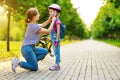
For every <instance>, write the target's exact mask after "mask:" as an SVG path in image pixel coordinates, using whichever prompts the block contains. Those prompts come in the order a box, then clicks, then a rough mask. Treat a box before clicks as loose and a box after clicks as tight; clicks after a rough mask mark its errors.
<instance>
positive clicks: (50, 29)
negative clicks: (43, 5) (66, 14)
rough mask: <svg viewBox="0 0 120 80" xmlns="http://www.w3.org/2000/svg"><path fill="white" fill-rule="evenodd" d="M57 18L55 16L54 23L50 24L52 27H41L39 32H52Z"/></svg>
mask: <svg viewBox="0 0 120 80" xmlns="http://www.w3.org/2000/svg"><path fill="white" fill-rule="evenodd" d="M55 20H56V18H55V17H53V19H52V23H51V24H50V27H49V28H48V29H45V28H41V29H40V30H39V31H38V32H39V33H42V34H48V33H50V32H51V31H52V29H53V25H54V22H55Z"/></svg>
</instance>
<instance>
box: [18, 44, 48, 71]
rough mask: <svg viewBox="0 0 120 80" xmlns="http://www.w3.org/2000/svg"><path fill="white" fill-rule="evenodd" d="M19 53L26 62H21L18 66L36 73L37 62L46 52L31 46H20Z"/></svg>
mask: <svg viewBox="0 0 120 80" xmlns="http://www.w3.org/2000/svg"><path fill="white" fill-rule="evenodd" d="M21 52H22V55H23V57H24V58H25V60H26V61H27V62H24V61H21V63H20V66H21V67H22V68H25V69H29V70H31V71H36V70H38V61H39V60H42V59H43V58H44V57H45V56H46V54H47V53H48V50H47V49H45V48H40V47H35V46H33V45H26V46H22V48H21Z"/></svg>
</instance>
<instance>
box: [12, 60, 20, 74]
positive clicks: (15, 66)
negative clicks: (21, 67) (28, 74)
mask: <svg viewBox="0 0 120 80" xmlns="http://www.w3.org/2000/svg"><path fill="white" fill-rule="evenodd" d="M18 64H19V61H18V60H17V59H16V58H12V71H13V72H16V71H15V70H16V68H17V67H18Z"/></svg>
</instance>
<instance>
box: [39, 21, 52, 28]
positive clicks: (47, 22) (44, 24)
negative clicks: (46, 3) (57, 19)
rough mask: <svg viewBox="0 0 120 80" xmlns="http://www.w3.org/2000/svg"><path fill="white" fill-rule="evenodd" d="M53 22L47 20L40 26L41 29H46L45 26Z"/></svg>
mask: <svg viewBox="0 0 120 80" xmlns="http://www.w3.org/2000/svg"><path fill="white" fill-rule="evenodd" d="M50 22H51V20H49V19H48V20H47V21H45V22H44V23H42V24H39V25H40V26H41V27H45V26H47V25H48V24H49V23H50Z"/></svg>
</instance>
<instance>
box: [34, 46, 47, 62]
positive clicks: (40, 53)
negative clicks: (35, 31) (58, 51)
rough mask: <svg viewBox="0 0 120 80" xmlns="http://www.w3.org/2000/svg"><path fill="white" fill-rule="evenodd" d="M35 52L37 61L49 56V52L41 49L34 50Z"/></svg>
mask: <svg viewBox="0 0 120 80" xmlns="http://www.w3.org/2000/svg"><path fill="white" fill-rule="evenodd" d="M34 52H35V55H36V58H37V61H39V60H42V59H44V57H45V56H46V55H47V54H48V50H47V49H45V48H41V47H36V48H34Z"/></svg>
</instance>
